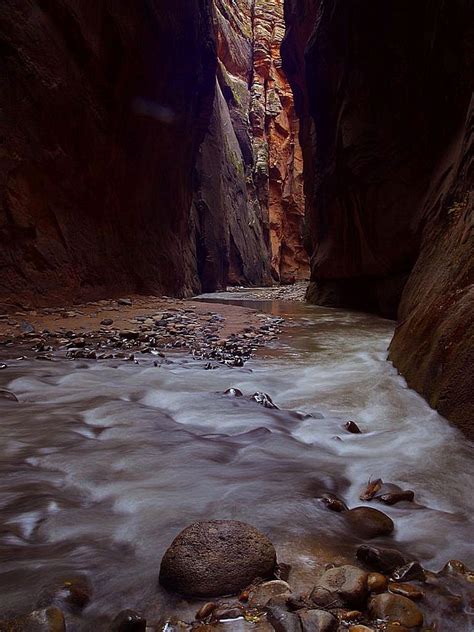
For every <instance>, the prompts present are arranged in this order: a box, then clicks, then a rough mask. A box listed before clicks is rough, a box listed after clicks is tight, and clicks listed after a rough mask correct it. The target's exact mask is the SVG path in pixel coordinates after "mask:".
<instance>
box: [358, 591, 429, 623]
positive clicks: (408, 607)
mask: <svg viewBox="0 0 474 632" xmlns="http://www.w3.org/2000/svg"><path fill="white" fill-rule="evenodd" d="M369 612H370V614H371V615H372V616H373V617H374V618H376V619H385V620H386V621H388V622H390V623H399V624H400V625H403V626H405V627H407V628H416V627H418V626H420V625H422V624H423V614H422V613H421V612H420V610H419V609H418V607H417V606H416V605H415V604H414V603H413V601H411V600H410V599H407V598H406V597H402V596H401V595H392V594H390V593H384V594H382V595H376V596H375V597H372V599H371V600H370V603H369Z"/></svg>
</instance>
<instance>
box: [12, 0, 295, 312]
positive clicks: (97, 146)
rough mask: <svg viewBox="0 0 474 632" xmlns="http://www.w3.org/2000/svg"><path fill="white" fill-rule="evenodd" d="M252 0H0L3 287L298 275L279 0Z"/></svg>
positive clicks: (94, 289)
mask: <svg viewBox="0 0 474 632" xmlns="http://www.w3.org/2000/svg"><path fill="white" fill-rule="evenodd" d="M259 4H260V5H261V6H267V5H268V6H270V5H269V3H265V2H263V0H238V1H234V0H177V1H175V0H174V1H173V2H172V3H162V2H158V1H157V0H150V1H148V0H137V1H136V2H127V3H118V2H115V1H113V0H104V1H103V2H98V3H87V2H82V1H81V0H23V1H22V2H18V1H17V0H5V1H4V2H2V3H1V5H0V64H1V71H2V72H1V76H0V88H1V92H0V95H1V96H0V143H1V150H0V161H1V170H0V173H1V175H0V178H1V179H0V194H1V198H0V246H1V248H0V271H1V274H0V296H2V297H3V298H4V300H10V301H12V302H15V301H21V300H22V299H25V300H26V301H32V300H35V301H37V302H48V301H49V302H51V301H52V300H53V301H63V300H71V299H84V298H87V297H92V296H103V295H107V294H111V293H116V292H125V291H138V292H142V293H166V294H171V295H176V296H182V295H189V294H191V293H196V292H200V291H201V290H202V289H204V290H214V289H218V288H222V287H225V285H226V284H228V283H231V284H246V285H248V284H269V283H271V274H272V273H273V277H274V278H276V279H280V278H282V279H288V278H291V277H297V278H298V277H302V276H305V275H306V274H307V261H306V259H305V257H306V255H305V253H304V251H303V248H302V247H301V239H300V233H301V230H302V228H301V227H302V222H303V212H304V209H303V200H302V165H301V156H300V152H299V146H298V141H297V125H298V123H297V119H296V116H295V114H294V110H293V104H292V98H291V91H290V89H289V87H288V83H287V82H286V80H285V79H284V77H283V75H282V74H281V63H280V61H279V51H278V48H279V41H280V39H281V37H282V34H283V0H281V1H279V2H277V3H271V8H272V7H273V10H271V11H270V12H269V13H268V14H267V13H265V15H264V16H262V17H261V20H260V21H261V24H260V23H259V26H258V28H257V13H258V10H257V5H259ZM259 15H260V14H259ZM257 32H258V34H260V35H259V36H258V37H256V33H257ZM216 37H217V40H218V47H217V46H216ZM217 48H218V51H219V60H218V59H217ZM257 49H258V50H259V51H260V52H261V55H260V57H259V64H260V65H259V73H260V74H257V73H256V72H255V69H254V57H255V51H256V50H257ZM271 246H273V257H272V263H270V248H271Z"/></svg>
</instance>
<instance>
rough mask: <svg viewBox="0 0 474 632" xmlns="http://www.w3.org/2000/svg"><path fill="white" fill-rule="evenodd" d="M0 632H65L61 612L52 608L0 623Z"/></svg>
mask: <svg viewBox="0 0 474 632" xmlns="http://www.w3.org/2000/svg"><path fill="white" fill-rule="evenodd" d="M0 632H66V624H65V621H64V615H63V613H62V612H61V610H59V608H54V607H52V608H46V609H44V610H35V611H34V612H31V613H30V614H27V615H24V616H20V617H17V618H15V619H9V620H6V621H0Z"/></svg>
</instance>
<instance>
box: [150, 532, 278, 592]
mask: <svg viewBox="0 0 474 632" xmlns="http://www.w3.org/2000/svg"><path fill="white" fill-rule="evenodd" d="M275 564H276V552H275V549H274V547H273V544H272V543H271V542H270V540H269V539H268V538H267V537H266V536H265V535H263V534H262V533H260V531H258V530H257V529H255V527H252V526H251V525H248V524H245V523H244V522H238V521H236V520H211V521H209V522H195V523H194V524H192V525H191V526H189V527H187V528H186V529H184V531H182V532H181V533H180V534H179V535H178V536H177V538H176V539H175V540H174V541H173V543H172V544H171V546H170V547H169V549H168V550H167V551H166V553H165V555H164V557H163V560H162V561H161V569H160V583H161V584H162V585H163V586H164V587H165V588H167V589H168V590H173V591H176V592H179V593H181V594H182V595H186V596H191V597H219V596H222V595H233V594H236V593H238V592H239V591H240V590H242V588H245V587H246V586H248V585H249V584H250V583H251V582H253V581H254V580H255V579H256V578H257V577H260V578H262V579H266V578H268V577H271V575H272V574H273V571H274V569H275Z"/></svg>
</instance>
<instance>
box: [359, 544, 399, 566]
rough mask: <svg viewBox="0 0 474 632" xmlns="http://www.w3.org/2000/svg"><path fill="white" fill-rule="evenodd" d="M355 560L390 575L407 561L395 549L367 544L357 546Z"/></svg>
mask: <svg viewBox="0 0 474 632" xmlns="http://www.w3.org/2000/svg"><path fill="white" fill-rule="evenodd" d="M357 559H358V560H360V561H361V562H364V564H366V565H367V566H369V567H370V568H373V569H375V570H378V571H382V572H384V573H391V572H392V571H394V570H395V569H396V568H399V567H400V566H404V565H405V564H406V563H407V559H406V558H405V557H404V556H403V555H402V554H401V553H400V552H399V551H397V550H396V549H390V548H384V547H376V546H369V545H367V544H362V545H361V546H359V548H358V549H357Z"/></svg>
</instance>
